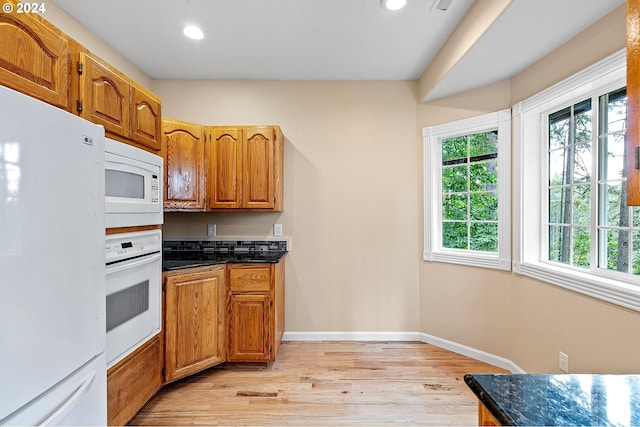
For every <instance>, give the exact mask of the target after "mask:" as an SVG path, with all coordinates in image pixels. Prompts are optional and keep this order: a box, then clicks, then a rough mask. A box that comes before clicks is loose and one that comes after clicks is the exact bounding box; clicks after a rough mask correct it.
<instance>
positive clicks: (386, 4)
mask: <svg viewBox="0 0 640 427" xmlns="http://www.w3.org/2000/svg"><path fill="white" fill-rule="evenodd" d="M380 4H381V5H382V8H383V9H386V10H400V9H402V8H403V7H405V6H406V4H407V0H381V1H380Z"/></svg>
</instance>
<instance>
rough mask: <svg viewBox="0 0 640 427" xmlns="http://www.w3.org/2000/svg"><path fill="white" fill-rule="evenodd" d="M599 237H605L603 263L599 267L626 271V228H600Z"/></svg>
mask: <svg viewBox="0 0 640 427" xmlns="http://www.w3.org/2000/svg"><path fill="white" fill-rule="evenodd" d="M600 236H601V238H603V239H606V240H605V242H606V246H605V248H606V250H605V253H604V254H603V255H604V257H605V259H604V261H605V265H600V267H601V268H606V269H608V270H614V271H622V272H625V273H626V272H627V271H628V269H629V232H628V231H627V230H602V232H601V233H600Z"/></svg>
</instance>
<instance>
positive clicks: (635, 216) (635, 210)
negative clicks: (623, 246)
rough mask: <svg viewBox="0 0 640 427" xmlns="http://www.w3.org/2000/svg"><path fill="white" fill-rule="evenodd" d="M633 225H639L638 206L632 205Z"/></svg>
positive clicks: (639, 208)
mask: <svg viewBox="0 0 640 427" xmlns="http://www.w3.org/2000/svg"><path fill="white" fill-rule="evenodd" d="M633 227H640V206H634V207H633Z"/></svg>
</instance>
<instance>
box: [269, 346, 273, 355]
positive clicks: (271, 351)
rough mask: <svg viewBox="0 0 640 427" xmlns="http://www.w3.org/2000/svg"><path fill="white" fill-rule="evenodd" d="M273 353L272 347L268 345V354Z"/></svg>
mask: <svg viewBox="0 0 640 427" xmlns="http://www.w3.org/2000/svg"><path fill="white" fill-rule="evenodd" d="M271 353H273V347H272V346H269V354H271Z"/></svg>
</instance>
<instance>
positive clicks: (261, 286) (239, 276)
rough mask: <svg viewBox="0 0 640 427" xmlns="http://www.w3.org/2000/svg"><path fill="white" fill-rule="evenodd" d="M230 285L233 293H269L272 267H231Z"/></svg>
mask: <svg viewBox="0 0 640 427" xmlns="http://www.w3.org/2000/svg"><path fill="white" fill-rule="evenodd" d="M229 284H230V290H231V292H269V290H270V289H271V265H260V266H253V265H251V266H231V267H230V268H229Z"/></svg>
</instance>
